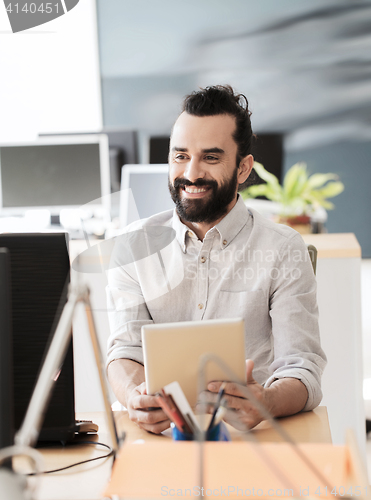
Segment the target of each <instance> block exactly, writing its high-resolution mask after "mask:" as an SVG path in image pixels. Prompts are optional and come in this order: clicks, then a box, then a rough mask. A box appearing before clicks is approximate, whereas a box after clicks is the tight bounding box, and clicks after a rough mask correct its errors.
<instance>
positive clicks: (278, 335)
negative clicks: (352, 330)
mask: <svg viewBox="0 0 371 500" xmlns="http://www.w3.org/2000/svg"><path fill="white" fill-rule="evenodd" d="M275 267H276V270H277V271H276V276H277V279H274V280H272V285H271V294H270V313H269V314H270V316H271V320H272V333H273V342H274V361H273V362H272V364H271V365H270V367H269V373H270V374H271V375H270V377H269V378H268V380H267V381H266V383H265V387H269V386H270V385H271V384H272V383H273V382H274V380H276V379H281V378H287V377H290V378H296V379H299V380H301V381H302V382H303V384H304V385H305V386H306V388H307V391H308V400H307V403H306V405H305V407H304V411H308V410H312V409H313V408H315V407H316V406H318V404H319V403H320V401H321V399H322V391H321V375H322V372H323V370H324V368H325V366H326V355H325V353H324V352H323V350H322V348H321V344H320V336H319V326H318V306H317V297H316V295H317V293H316V292H317V285H316V279H315V276H314V272H313V268H312V265H311V262H310V259H309V254H308V250H307V247H306V245H305V243H304V242H303V240H302V238H301V236H300V235H298V234H296V235H294V236H293V237H291V238H289V239H288V241H286V242H285V243H284V244H283V245H282V247H281V249H280V252H279V253H278V257H277V260H276V262H275Z"/></svg>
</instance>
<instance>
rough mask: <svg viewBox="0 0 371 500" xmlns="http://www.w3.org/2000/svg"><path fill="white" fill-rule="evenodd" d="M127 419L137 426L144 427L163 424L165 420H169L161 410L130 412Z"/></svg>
mask: <svg viewBox="0 0 371 500" xmlns="http://www.w3.org/2000/svg"><path fill="white" fill-rule="evenodd" d="M129 417H130V419H131V420H133V421H134V422H137V423H138V424H139V423H140V424H146V425H153V424H157V423H160V422H164V421H165V420H169V418H168V416H167V415H166V414H165V413H164V411H163V410H153V411H145V410H132V411H131V412H130V414H129Z"/></svg>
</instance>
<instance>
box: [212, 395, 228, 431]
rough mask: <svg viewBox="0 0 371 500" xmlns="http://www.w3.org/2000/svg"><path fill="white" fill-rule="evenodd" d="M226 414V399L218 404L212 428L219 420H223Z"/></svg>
mask: <svg viewBox="0 0 371 500" xmlns="http://www.w3.org/2000/svg"><path fill="white" fill-rule="evenodd" d="M226 413H227V399H226V398H223V399H222V400H221V402H220V406H219V408H218V410H217V412H216V415H215V419H214V427H215V426H217V425H218V424H219V423H220V421H221V420H223V418H224V415H225V414H226Z"/></svg>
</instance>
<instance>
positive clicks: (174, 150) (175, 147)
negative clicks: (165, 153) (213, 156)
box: [171, 146, 225, 154]
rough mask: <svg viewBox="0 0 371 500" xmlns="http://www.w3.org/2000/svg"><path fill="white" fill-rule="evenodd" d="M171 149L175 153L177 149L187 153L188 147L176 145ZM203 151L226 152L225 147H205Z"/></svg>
mask: <svg viewBox="0 0 371 500" xmlns="http://www.w3.org/2000/svg"><path fill="white" fill-rule="evenodd" d="M171 151H172V152H173V153H174V152H176V151H179V152H180V153H187V152H188V149H187V148H178V147H177V146H174V147H173V148H171ZM202 152H203V153H219V154H224V153H225V151H224V149H220V148H208V149H203V150H202Z"/></svg>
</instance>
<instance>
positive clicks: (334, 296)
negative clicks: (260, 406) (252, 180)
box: [303, 233, 366, 452]
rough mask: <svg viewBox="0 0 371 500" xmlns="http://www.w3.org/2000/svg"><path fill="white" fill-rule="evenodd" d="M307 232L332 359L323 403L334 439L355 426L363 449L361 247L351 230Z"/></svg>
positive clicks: (324, 343)
mask: <svg viewBox="0 0 371 500" xmlns="http://www.w3.org/2000/svg"><path fill="white" fill-rule="evenodd" d="M303 238H304V241H305V243H307V244H309V243H312V244H313V245H314V246H315V247H316V248H317V250H318V261H317V287H318V292H317V299H318V308H319V327H320V333H321V344H322V347H323V350H324V351H325V353H326V355H327V361H328V363H327V366H326V368H325V371H324V374H323V377H322V392H323V401H322V404H323V405H325V406H326V407H327V409H328V415H329V421H330V428H331V434H332V439H333V442H334V444H342V443H344V439H345V433H346V429H348V428H351V429H353V430H354V432H355V434H356V436H357V439H358V446H359V447H360V449H361V451H362V452H365V446H366V433H365V413H364V406H363V404H364V403H363V394H362V387H363V369H362V360H363V358H362V325H361V247H360V246H359V243H358V241H357V239H356V237H355V236H354V234H352V233H344V234H307V235H304V236H303ZM344 401H346V405H347V411H344Z"/></svg>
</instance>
